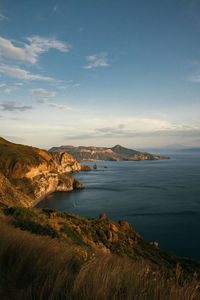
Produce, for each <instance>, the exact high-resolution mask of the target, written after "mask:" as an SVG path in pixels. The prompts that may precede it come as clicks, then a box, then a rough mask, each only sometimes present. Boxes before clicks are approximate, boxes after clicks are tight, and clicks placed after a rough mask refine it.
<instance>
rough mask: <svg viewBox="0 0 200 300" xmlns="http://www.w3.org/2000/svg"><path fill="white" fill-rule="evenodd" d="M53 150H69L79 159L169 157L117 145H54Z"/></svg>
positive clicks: (112, 159) (155, 158)
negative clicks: (109, 146) (108, 146)
mask: <svg viewBox="0 0 200 300" xmlns="http://www.w3.org/2000/svg"><path fill="white" fill-rule="evenodd" d="M49 151H51V152H68V153H70V154H72V155H73V157H74V158H75V159H77V160H79V161H84V160H87V161H88V160H111V161H121V160H130V161H131V160H159V159H168V158H169V157H164V156H159V155H155V154H151V153H147V152H140V151H136V150H132V149H128V148H125V147H123V146H120V145H116V146H114V147H111V148H107V147H94V146H89V147H85V146H78V147H74V146H71V145H66V146H60V147H53V148H51V149H49Z"/></svg>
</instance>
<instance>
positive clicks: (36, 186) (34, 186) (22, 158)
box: [0, 138, 83, 206]
mask: <svg viewBox="0 0 200 300" xmlns="http://www.w3.org/2000/svg"><path fill="white" fill-rule="evenodd" d="M80 170H81V167H80V165H79V164H78V162H77V161H76V160H75V159H74V158H73V157H72V155H71V154H69V153H66V152H59V153H51V152H48V151H45V150H41V149H38V148H34V147H30V146H24V145H19V144H14V143H11V142H9V141H7V140H5V139H3V138H0V185H1V186H2V188H1V189H0V202H2V203H6V204H8V203H10V205H13V204H18V205H22V204H23V205H24V206H31V205H33V203H34V202H35V201H37V200H39V199H41V198H42V197H44V196H45V195H46V194H47V193H50V192H53V191H56V190H60V191H68V190H73V189H74V188H80V187H83V186H82V185H81V184H80V183H79V182H78V181H76V180H74V179H72V178H70V177H67V176H66V175H64V173H67V172H73V171H80Z"/></svg>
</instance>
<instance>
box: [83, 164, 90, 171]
mask: <svg viewBox="0 0 200 300" xmlns="http://www.w3.org/2000/svg"><path fill="white" fill-rule="evenodd" d="M91 170H92V169H91V168H90V167H89V166H88V165H81V171H91Z"/></svg>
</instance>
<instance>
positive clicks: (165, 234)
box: [37, 152, 200, 259]
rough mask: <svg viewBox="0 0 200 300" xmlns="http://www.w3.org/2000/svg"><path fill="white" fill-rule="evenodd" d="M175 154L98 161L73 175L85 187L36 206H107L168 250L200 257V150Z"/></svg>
mask: <svg viewBox="0 0 200 300" xmlns="http://www.w3.org/2000/svg"><path fill="white" fill-rule="evenodd" d="M170 157H171V159H170V160H160V161H141V162H103V161H101V162H100V161H97V162H96V163H97V165H98V169H97V170H92V171H91V172H81V173H79V174H76V175H74V177H75V178H76V179H78V180H80V181H81V182H82V183H83V184H84V185H85V187H86V189H85V190H79V191H73V192H59V193H55V194H52V195H49V196H48V197H47V198H46V199H44V200H43V201H41V202H40V203H39V204H38V205H37V207H49V208H53V209H57V210H61V211H70V212H72V213H74V214H76V215H79V216H83V217H98V216H99V214H100V213H101V212H105V213H106V215H107V217H108V218H109V219H111V220H114V221H119V220H120V219H126V220H127V221H128V222H129V223H130V224H131V225H132V226H133V228H134V229H135V230H136V231H138V232H139V233H140V234H141V235H142V236H143V237H144V238H145V239H146V240H148V241H158V243H159V246H160V248H162V249H164V250H167V251H171V252H174V253H175V254H177V255H180V256H187V257H191V258H196V259H200V152H199V153H182V154H171V155H170ZM93 163H94V162H92V163H91V162H89V163H88V165H91V166H92V165H93ZM105 165H107V166H108V169H104V168H103V167H104V166H105Z"/></svg>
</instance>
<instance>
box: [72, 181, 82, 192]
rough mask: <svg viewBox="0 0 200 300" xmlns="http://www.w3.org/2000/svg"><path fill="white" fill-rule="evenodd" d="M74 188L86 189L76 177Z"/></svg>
mask: <svg viewBox="0 0 200 300" xmlns="http://www.w3.org/2000/svg"><path fill="white" fill-rule="evenodd" d="M73 188H74V189H77V190H79V189H84V188H85V186H84V185H83V184H82V183H80V181H78V180H76V179H74V182H73Z"/></svg>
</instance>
